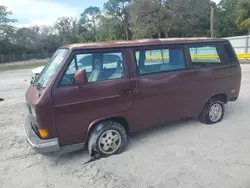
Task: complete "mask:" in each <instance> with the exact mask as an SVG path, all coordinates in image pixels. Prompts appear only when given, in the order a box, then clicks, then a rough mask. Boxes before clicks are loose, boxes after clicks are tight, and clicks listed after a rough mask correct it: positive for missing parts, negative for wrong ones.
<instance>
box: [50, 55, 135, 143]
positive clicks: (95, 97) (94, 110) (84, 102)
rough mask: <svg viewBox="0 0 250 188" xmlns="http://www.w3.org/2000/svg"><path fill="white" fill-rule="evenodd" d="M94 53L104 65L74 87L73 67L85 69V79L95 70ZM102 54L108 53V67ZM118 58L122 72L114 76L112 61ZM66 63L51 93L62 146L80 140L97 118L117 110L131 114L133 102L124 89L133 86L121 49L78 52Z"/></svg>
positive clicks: (117, 111)
mask: <svg viewBox="0 0 250 188" xmlns="http://www.w3.org/2000/svg"><path fill="white" fill-rule="evenodd" d="M95 54H98V56H99V57H102V58H101V61H102V62H101V63H102V65H104V66H102V68H101V70H100V71H101V73H100V75H98V76H97V77H96V78H97V79H96V80H91V81H89V82H88V83H87V84H86V85H81V86H76V85H75V83H74V73H75V71H76V70H77V69H79V68H83V69H87V68H88V69H89V70H87V72H89V74H88V78H90V77H91V74H92V72H93V71H95V65H94V62H93V59H94V58H93V56H95ZM106 56H107V57H111V56H112V61H109V63H111V65H112V66H107V63H106V62H105V57H106ZM114 57H115V58H114ZM106 59H107V58H106ZM108 60H110V59H108ZM116 60H117V62H116ZM118 61H119V62H122V64H123V66H122V67H123V70H122V73H123V74H120V76H118V77H116V78H115V79H114V78H113V77H112V75H113V74H114V73H115V72H116V66H114V64H118ZM69 62H70V65H69V69H67V71H66V72H65V73H64V74H63V75H62V79H61V80H60V82H59V84H58V86H57V87H56V88H54V89H53V92H52V98H53V103H54V113H55V124H56V127H57V131H58V134H59V138H60V143H61V144H62V145H64V144H74V143H79V142H84V137H85V133H86V132H87V129H88V126H89V125H90V124H91V123H92V122H93V121H94V120H96V119H98V118H101V117H104V116H108V115H111V114H116V113H119V112H126V113H128V114H130V113H131V116H132V110H131V107H132V106H133V102H134V100H133V99H134V94H133V93H132V92H128V91H132V89H133V88H132V83H131V80H130V78H129V75H128V71H127V67H126V66H124V65H125V63H124V59H123V52H122V50H121V51H117V52H112V51H111V52H109V51H104V52H102V51H98V52H96V51H94V52H86V51H85V52H84V51H78V52H76V53H75V54H74V55H73V56H72V57H71V58H70V61H69ZM117 66H118V65H117ZM86 67H87V68H86Z"/></svg>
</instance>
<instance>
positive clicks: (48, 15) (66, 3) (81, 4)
mask: <svg viewBox="0 0 250 188" xmlns="http://www.w3.org/2000/svg"><path fill="white" fill-rule="evenodd" d="M106 1H107V0H0V5H4V6H6V7H8V8H9V10H11V11H12V12H13V16H12V17H13V18H15V19H17V20H18V22H17V23H15V25H16V26H18V27H29V26H33V25H53V23H54V22H55V21H56V19H57V18H59V17H62V16H67V17H79V16H80V14H81V13H82V12H83V11H84V9H85V8H87V7H89V6H98V7H100V8H101V9H102V8H103V4H104V3H105V2H106ZM214 1H215V2H218V1H220V0H214Z"/></svg>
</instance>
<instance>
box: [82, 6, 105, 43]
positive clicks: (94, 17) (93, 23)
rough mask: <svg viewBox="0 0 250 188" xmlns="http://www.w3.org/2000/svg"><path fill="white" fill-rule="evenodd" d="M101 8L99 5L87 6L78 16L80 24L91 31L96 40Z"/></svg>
mask: <svg viewBox="0 0 250 188" xmlns="http://www.w3.org/2000/svg"><path fill="white" fill-rule="evenodd" d="M100 18H101V10H100V8H99V7H93V6H91V7H88V8H87V9H85V10H84V11H83V13H82V14H81V18H80V25H81V26H82V27H83V28H86V29H87V30H88V31H91V32H93V34H94V38H95V41H98V33H97V28H98V25H99V24H100V23H99V22H100Z"/></svg>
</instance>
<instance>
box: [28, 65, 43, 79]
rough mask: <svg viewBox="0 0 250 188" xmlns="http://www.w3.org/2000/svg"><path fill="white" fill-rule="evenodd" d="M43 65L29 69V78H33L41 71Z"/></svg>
mask: <svg viewBox="0 0 250 188" xmlns="http://www.w3.org/2000/svg"><path fill="white" fill-rule="evenodd" d="M44 67H45V66H40V67H37V68H35V69H32V70H31V80H35V79H36V77H37V76H38V75H39V74H40V73H41V72H42V70H43V68H44Z"/></svg>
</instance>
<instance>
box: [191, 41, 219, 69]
mask: <svg viewBox="0 0 250 188" xmlns="http://www.w3.org/2000/svg"><path fill="white" fill-rule="evenodd" d="M189 52H190V55H191V60H192V65H193V67H207V66H216V65H220V64H221V59H220V56H219V53H218V50H217V47H216V46H215V45H202V46H189Z"/></svg>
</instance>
